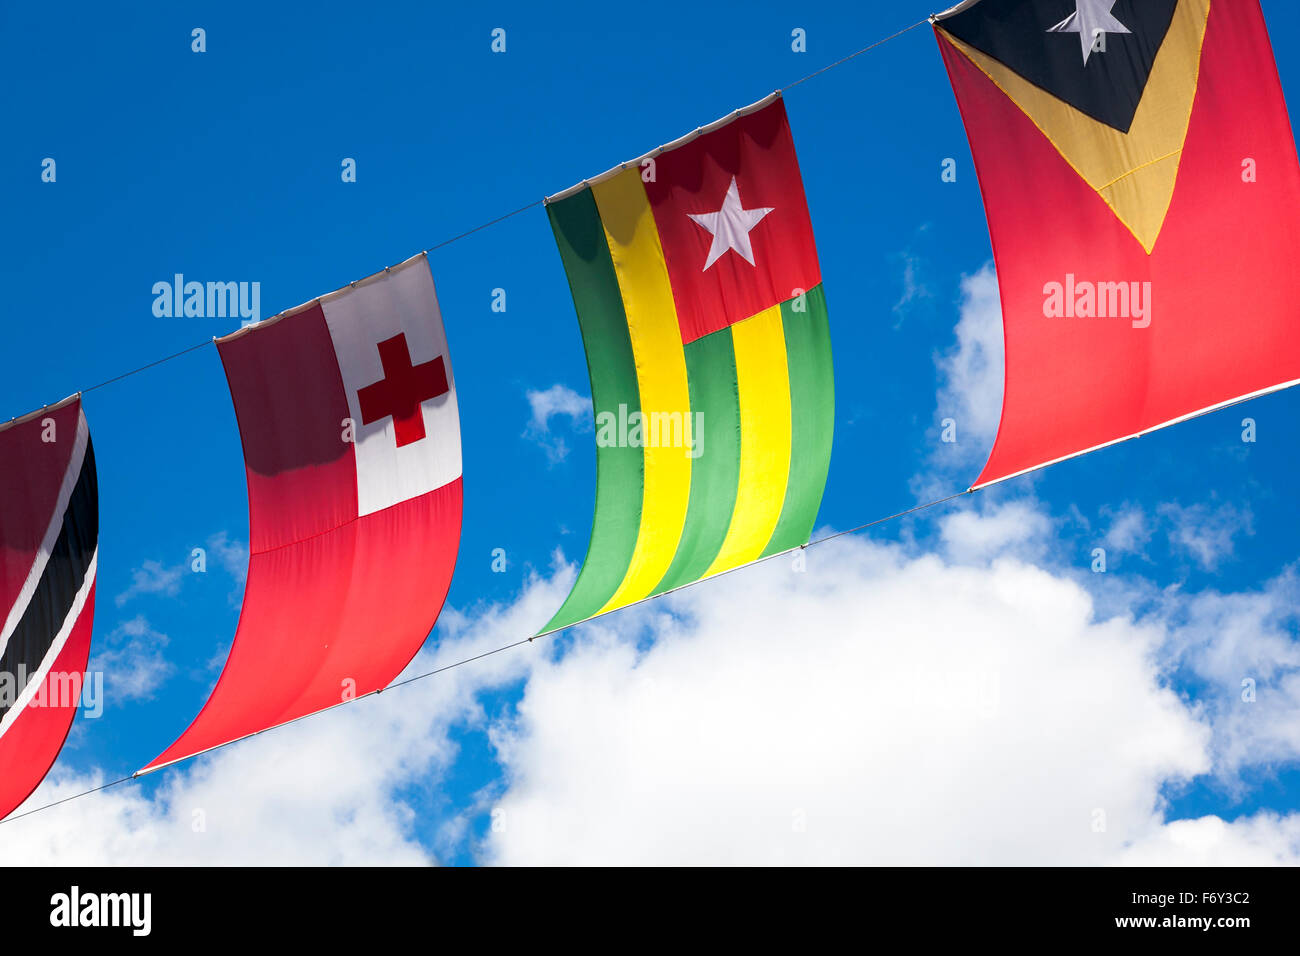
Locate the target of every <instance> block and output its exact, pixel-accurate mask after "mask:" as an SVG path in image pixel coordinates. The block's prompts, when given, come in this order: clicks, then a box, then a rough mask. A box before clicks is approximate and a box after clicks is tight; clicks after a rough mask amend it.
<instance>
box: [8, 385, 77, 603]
mask: <svg viewBox="0 0 1300 956" xmlns="http://www.w3.org/2000/svg"><path fill="white" fill-rule="evenodd" d="M80 414H81V403H80V402H69V403H68V404H67V405H64V406H63V407H62V408H58V409H55V410H54V411H51V412H46V413H44V414H42V415H38V416H37V417H36V418H33V419H32V420H30V421H26V422H23V423H22V424H21V425H14V426H12V427H10V428H6V429H5V430H4V431H3V432H0V461H3V462H4V467H3V468H0V507H3V508H4V513H3V515H0V519H2V520H0V624H2V623H3V622H4V617H5V615H7V614H8V613H9V608H11V607H13V604H14V601H15V600H16V599H17V597H18V592H19V591H20V590H22V586H23V583H24V582H25V581H26V580H27V575H28V573H29V572H30V571H31V570H32V561H34V560H35V558H36V551H37V549H38V548H39V547H40V546H41V542H42V541H43V540H44V539H45V532H46V531H47V530H48V529H49V526H50V519H51V518H52V517H53V515H54V507H55V505H56V504H58V500H59V489H60V487H61V486H62V484H63V474H64V472H66V471H67V470H68V461H69V459H70V458H71V455H72V444H73V439H74V438H76V435H77V419H78V417H79V416H80ZM46 418H52V419H54V427H55V437H56V438H57V439H59V440H57V441H54V442H45V441H42V440H41V434H42V432H43V431H44V426H43V425H42V424H41V422H42V421H43V420H44V419H46Z"/></svg>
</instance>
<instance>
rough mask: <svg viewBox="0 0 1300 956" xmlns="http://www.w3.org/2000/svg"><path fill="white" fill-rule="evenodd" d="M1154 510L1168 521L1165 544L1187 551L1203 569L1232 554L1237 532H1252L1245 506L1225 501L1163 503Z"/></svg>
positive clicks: (1212, 567) (1251, 521) (1211, 568)
mask: <svg viewBox="0 0 1300 956" xmlns="http://www.w3.org/2000/svg"><path fill="white" fill-rule="evenodd" d="M1158 510H1159V513H1160V516H1161V517H1162V518H1164V519H1166V520H1167V521H1168V522H1170V524H1171V525H1172V528H1171V530H1170V532H1169V546H1170V547H1171V548H1173V549H1174V550H1175V551H1181V552H1183V553H1185V554H1187V555H1189V556H1190V557H1191V558H1192V559H1193V560H1194V561H1195V562H1196V563H1197V565H1198V566H1199V567H1200V568H1201V570H1203V571H1214V570H1216V569H1217V568H1218V567H1219V565H1220V564H1221V563H1222V562H1223V561H1224V560H1226V559H1228V558H1230V557H1232V554H1233V549H1234V546H1235V541H1236V538H1237V536H1238V535H1241V534H1244V535H1247V536H1249V535H1253V534H1254V533H1255V527H1254V516H1253V515H1252V513H1251V511H1250V508H1249V507H1245V508H1236V507H1234V506H1233V505H1229V504H1224V505H1219V506H1218V507H1217V508H1215V507H1211V506H1210V505H1208V504H1196V505H1192V506H1190V507H1183V506H1182V505H1179V504H1176V503H1167V504H1163V505H1161V506H1160V508H1159V509H1158Z"/></svg>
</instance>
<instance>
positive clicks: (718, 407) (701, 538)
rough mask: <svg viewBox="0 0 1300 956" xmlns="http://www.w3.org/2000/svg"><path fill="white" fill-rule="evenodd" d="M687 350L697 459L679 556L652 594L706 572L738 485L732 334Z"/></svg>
mask: <svg viewBox="0 0 1300 956" xmlns="http://www.w3.org/2000/svg"><path fill="white" fill-rule="evenodd" d="M685 351H686V378H687V381H688V383H689V385H690V391H691V412H692V415H693V418H692V421H691V424H692V427H695V426H696V425H698V426H699V433H698V434H697V435H696V441H697V442H699V444H698V445H697V446H696V447H697V448H698V449H699V451H700V455H699V457H698V458H696V459H695V460H694V461H692V462H691V497H690V503H689V504H688V505H687V508H686V524H685V526H684V527H683V528H682V536H681V540H680V541H679V542H678V544H677V553H676V554H675V555H674V557H673V563H672V564H671V565H670V566H669V568H668V570H667V571H666V572H665V573H664V576H663V580H661V581H660V582H659V584H658V586H657V587H656V588H655V589H654V591H653V592H651V593H652V594H661V593H663V592H664V591H670V590H672V589H673V588H676V587H681V586H682V585H683V584H689V583H691V582H692V581H695V580H697V579H698V578H699V577H700V576H701V575H702V574H704V572H705V571H707V570H708V568H709V565H711V564H712V563H713V559H714V558H716V557H717V556H718V552H719V551H720V550H721V548H722V542H723V540H725V539H726V537H727V528H728V527H729V526H730V524H731V513H732V510H733V509H734V508H735V506H736V487H737V485H738V484H739V482H740V392H739V388H738V386H737V384H736V353H735V349H734V348H733V346H732V340H731V330H730V329H723V330H721V331H719V332H714V333H713V334H711V335H706V336H704V337H703V338H699V339H696V340H695V341H694V342H691V343H690V344H689V345H687V346H686V349H685ZM696 413H698V414H696Z"/></svg>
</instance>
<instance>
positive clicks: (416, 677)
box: [0, 488, 981, 825]
mask: <svg viewBox="0 0 1300 956" xmlns="http://www.w3.org/2000/svg"><path fill="white" fill-rule="evenodd" d="M979 490H981V489H979V488H968V489H966V490H965V491H958V492H954V493H953V494H950V495H946V496H944V497H942V498H936V499H934V500H933V501H927V502H924V503H922V504H919V505H913V506H912V507H911V508H907V509H905V510H903V511H898V512H895V513H894V514H892V515H887V516H885V517H883V518H877V519H875V520H874V521H868V522H866V523H864V524H860V525H857V526H855V527H852V528H846V529H845V530H843V531H835V532H832V533H830V534H827V535H823V536H822V537H820V538H814V539H813V540H811V541H809V542H808V543H807V544H804V545H800V546H799V547H797V548H790V549H789V550H786V551H781V552H778V553H777V554H769V555H768V556H767V557H763V558H756V559H755V560H753V561H748V562H746V563H745V564H741V565H737V566H736V567H734V568H728V569H727V570H726V571H721V572H719V573H718V574H715V575H713V576H712V577H707V578H701V579H700V580H698V581H691V582H690V583H688V584H683V585H682V586H681V587H677V588H673V589H672V590H671V591H664V592H662V593H660V594H652V595H650V596H649V597H646V598H642V599H641V600H640V601H636V602H634V603H632V604H628V605H625V606H623V607H618V608H615V609H614V610H612V611H605V612H604V613H602V614H596V615H593V616H592V617H589V618H586V619H584V620H582V621H578V622H576V623H574V624H569V625H566V626H565V627H558V628H555V629H554V630H550V631H544V632H543V633H541V634H534V635H532V636H531V637H523V638H520V639H519V640H516V641H511V642H510V643H509V644H502V645H501V646H500V647H494V648H492V649H491V650H487V651H483V652H481V653H479V654H475V655H473V656H472V657H466V658H463V659H462V660H459V661H453V662H452V663H450V664H443V665H442V666H441V667H435V668H433V669H432V670H428V671H424V672H422V673H420V674H413V675H412V676H410V677H405V678H402V679H401V680H398V681H394V682H393V683H392V684H389V685H388V686H387V687H381V688H380V689H379V690H372V691H369V692H368V693H365V694H361V695H359V696H357V697H352V698H349V699H347V700H342V701H339V703H337V704H334V705H333V706H331V707H326V708H324V709H323V710H316V711H312V712H311V713H310V714H303V715H302V716H301V717H295V718H294V719H293V720H286V721H284V722H283V723H279V724H274V725H272V726H270V727H267V728H264V729H263V730H259V731H258V732H257V733H255V734H249V735H248V737H240V738H238V739H236V740H228V741H226V742H225V743H222V744H218V745H217V746H215V747H210V748H208V749H207V750H202V751H199V752H198V753H193V754H189V755H187V756H185V757H181V758H180V759H178V760H175V761H173V762H171V763H168V764H164V765H163V766H161V767H155V768H153V770H150V771H147V772H143V773H142V772H136V773H133V774H130V775H128V776H125V777H119V778H118V779H116V780H113V781H110V782H109V783H103V784H100V785H99V786H97V787H92V788H90V789H89V790H83V791H81V792H79V793H74V794H70V795H69V796H66V797H62V798H60V799H58V800H54V801H52V802H50V803H46V804H42V805H41V806H39V807H33V808H32V809H31V810H25V811H23V812H22V813H15V814H11V815H10V816H8V817H6V818H5V819H3V820H0V825H3V824H6V823H13V822H14V821H15V820H21V819H22V818H23V817H30V816H32V815H33V814H36V813H40V812H41V811H43V810H51V809H53V808H54V807H58V806H62V805H63V804H65V803H69V802H71V801H73V800H78V799H80V798H81V797H88V796H90V795H91V794H95V793H99V792H101V791H103V790H108V789H111V788H112V787H116V786H118V785H119V784H123V783H126V782H127V781H128V780H136V779H139V778H140V777H145V776H148V775H149V774H151V773H154V772H156V771H158V770H166V769H168V768H170V767H174V766H176V765H178V764H182V763H186V762H187V761H190V760H193V759H194V758H196V757H200V756H202V755H204V754H209V753H214V752H216V751H218V750H224V749H225V748H226V747H230V746H233V745H234V744H237V743H240V742H241V741H244V740H247V739H249V737H257V736H260V735H261V734H264V733H267V732H268V731H272V730H277V729H279V728H281V727H287V726H289V725H290V724H296V723H297V722H298V721H300V720H306V719H307V718H309V717H316V716H318V715H320V714H326V713H329V712H331V711H335V710H338V709H339V708H340V707H344V706H346V705H348V704H355V703H357V702H358V701H362V700H365V699H367V698H369V697H378V696H379V695H380V694H384V693H387V692H388V691H391V690H396V689H397V688H399V687H405V686H407V685H409V684H414V683H416V682H417V681H422V680H426V679H428V678H430V677H436V676H437V675H439V674H444V673H446V672H447V671H450V670H454V669H456V668H457V667H463V666H465V665H466V664H472V663H474V662H475V661H481V660H483V659H484V658H486V657H492V656H494V655H496V654H501V653H503V652H505V651H509V650H513V649H514V648H516V647H522V646H523V645H525V644H531V643H533V641H535V640H537V639H538V638H541V637H550V636H552V635H554V634H558V633H559V632H561V631H566V630H569V629H570V628H574V627H581V626H582V625H584V624H587V623H590V622H591V621H594V620H596V619H598V618H601V617H606V616H608V615H610V614H615V613H617V612H618V611H624V610H627V609H628V608H633V607H637V606H638V605H642V604H647V603H649V602H650V601H654V600H657V599H658V598H662V597H667V596H668V595H669V594H675V593H676V592H678V591H684V590H686V589H687V588H691V587H695V586H696V585H697V584H702V583H704V582H705V581H713V580H716V579H717V578H720V577H722V576H723V575H725V574H730V573H732V572H733V571H739V570H741V569H742V568H750V567H754V566H755V565H758V564H763V563H764V562H766V561H771V560H772V559H773V558H779V557H782V556H783V555H788V554H793V553H794V552H795V551H804V550H806V549H808V548H811V547H814V546H815V545H819V544H825V543H826V542H827V541H833V540H835V539H836V538H842V537H844V536H845V535H850V534H858V533H859V532H862V531H865V530H866V529H868V528H873V527H876V526H877V525H881V524H885V523H887V522H890V521H896V520H897V519H899V518H904V517H907V516H908V515H912V514H916V513H917V512H921V511H926V510H928V509H930V508H935V507H937V506H939V505H942V504H946V503H947V502H949V501H953V500H955V499H957V498H961V497H963V496H965V495H969V494H974V493H975V492H976V491H979Z"/></svg>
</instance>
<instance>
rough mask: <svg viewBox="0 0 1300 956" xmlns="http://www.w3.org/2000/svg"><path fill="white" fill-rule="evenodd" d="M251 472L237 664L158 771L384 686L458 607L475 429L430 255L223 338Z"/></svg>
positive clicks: (233, 660) (234, 650) (233, 659)
mask: <svg viewBox="0 0 1300 956" xmlns="http://www.w3.org/2000/svg"><path fill="white" fill-rule="evenodd" d="M217 346H218V349H219V350H220V352H221V359H222V361H223V362H224V363H225V367H226V377H227V379H228V381H229V383H230V393H231V397H232V399H233V400H234V404H235V415H236V417H237V418H238V419H239V432H240V437H241V439H242V440H243V445H244V464H245V470H246V473H247V478H248V504H249V539H250V543H249V569H248V585H247V588H246V590H245V593H244V606H243V610H242V612H241V614H240V618H239V628H238V631H237V632H236V634H235V640H234V643H233V644H232V646H231V649H230V657H229V659H228V660H227V662H226V667H225V670H224V671H223V672H222V674H221V678H220V679H219V680H218V681H217V685H216V687H215V688H214V689H213V691H212V695H211V697H209V699H208V702H207V704H205V705H204V707H203V710H202V711H201V712H200V713H199V715H198V717H197V718H195V720H194V722H193V723H192V724H191V725H190V727H189V729H188V730H186V731H185V733H184V734H182V735H181V737H180V739H179V740H177V741H176V742H175V743H174V744H172V745H171V746H170V747H169V748H167V750H166V751H165V752H164V753H163V754H161V755H160V756H159V757H158V758H157V759H156V760H154V761H153V762H152V763H150V764H149V766H148V767H146V768H145V770H155V769H157V768H159V767H161V766H164V765H166V764H168V763H174V762H175V761H177V760H182V759H184V758H185V757H188V756H192V755H194V754H196V753H201V752H203V751H205V750H210V749H212V748H213V747H218V746H220V745H222V744H224V743H228V742H230V741H232V740H236V739H238V738H240V737H244V736H248V735H249V734H254V733H258V732H259V731H262V730H265V729H267V728H269V727H274V726H276V725H277V724H282V723H285V722H287V721H290V720H295V719H297V718H299V717H303V716H305V715H307V714H310V713H314V712H316V711H319V710H324V709H326V708H328V707H332V706H334V705H336V704H339V703H343V702H344V701H346V700H349V699H352V698H354V697H358V696H361V695H363V694H367V693H370V692H372V691H375V690H379V689H382V688H383V687H385V686H386V685H387V684H388V683H389V682H390V681H391V680H392V679H393V678H394V677H396V676H397V675H398V674H399V673H400V672H401V671H402V668H404V667H405V666H406V665H407V663H408V662H409V661H410V660H411V658H412V657H414V656H415V653H416V652H417V651H418V650H419V649H420V645H421V644H423V643H424V640H425V638H426V637H427V636H428V634H429V632H430V630H432V628H433V625H434V622H435V621H436V620H437V618H438V614H439V612H440V611H441V610H442V604H443V600H444V599H445V598H446V596H447V589H448V587H449V586H450V584H451V574H452V569H453V567H454V565H455V563H456V551H457V548H458V545H459V542H460V524H461V460H460V418H459V414H458V412H457V408H456V385H455V380H454V378H453V376H452V370H451V359H450V357H449V356H448V354H447V339H446V335H445V334H444V332H443V327H442V317H441V315H440V314H439V311H438V299H437V295H436V293H435V291H434V286H433V277H432V276H431V275H430V273H429V266H428V262H427V260H426V259H425V257H424V256H423V255H419V256H416V257H415V258H413V259H409V260H407V261H406V262H404V263H402V264H401V265H399V266H395V267H393V268H392V269H389V270H387V271H385V272H381V273H378V274H377V275H374V276H371V277H370V278H368V279H364V280H362V281H360V282H357V283H355V284H354V285H352V286H349V287H347V288H344V289H340V290H339V291H338V292H332V293H330V294H329V295H327V296H324V297H322V298H320V299H318V300H316V301H315V302H312V303H309V304H308V305H305V306H302V307H300V308H298V309H293V310H291V311H289V312H286V313H283V314H282V315H279V316H276V317H274V318H272V319H268V320H266V321H265V322H260V323H258V324H256V325H252V326H249V327H248V328H245V329H242V330H240V331H238V332H236V333H234V334H233V335H229V336H227V337H226V338H224V339H220V340H219V341H218V342H217Z"/></svg>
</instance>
